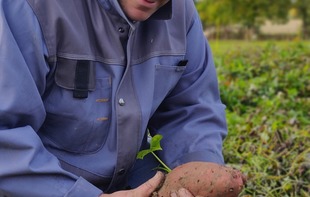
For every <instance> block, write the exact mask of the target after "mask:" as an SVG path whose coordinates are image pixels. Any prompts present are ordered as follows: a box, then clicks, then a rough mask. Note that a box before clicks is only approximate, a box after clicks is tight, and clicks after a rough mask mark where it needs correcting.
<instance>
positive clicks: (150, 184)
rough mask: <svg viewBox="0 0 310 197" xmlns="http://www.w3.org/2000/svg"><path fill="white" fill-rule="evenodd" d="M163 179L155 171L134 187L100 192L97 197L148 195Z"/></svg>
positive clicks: (159, 173) (160, 174) (136, 196)
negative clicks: (152, 175) (109, 192)
mask: <svg viewBox="0 0 310 197" xmlns="http://www.w3.org/2000/svg"><path fill="white" fill-rule="evenodd" d="M163 180H164V174H163V173H162V172H157V173H156V175H155V176H154V177H153V178H151V179H149V180H148V181H147V182H145V183H143V184H142V185H140V186H139V187H137V188H135V189H131V190H123V191H118V192H114V193H112V194H101V195H100V196H99V197H150V196H151V195H152V193H153V192H154V191H155V190H156V188H157V187H158V186H159V184H160V183H161V182H162V181H163ZM180 197H183V196H180ZM184 197H186V196H184Z"/></svg>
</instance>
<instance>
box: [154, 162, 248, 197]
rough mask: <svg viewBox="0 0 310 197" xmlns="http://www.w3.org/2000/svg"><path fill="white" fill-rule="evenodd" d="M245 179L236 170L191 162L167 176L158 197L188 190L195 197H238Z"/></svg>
mask: <svg viewBox="0 0 310 197" xmlns="http://www.w3.org/2000/svg"><path fill="white" fill-rule="evenodd" d="M244 182H245V178H244V176H243V175H242V173H241V172H239V171H238V170H236V169H233V168H230V167H227V166H223V165H218V164H216V163H210V162H189V163H186V164H183V165H180V166H178V167H176V168H175V169H173V170H172V171H171V172H170V173H169V174H167V175H166V179H165V181H164V183H163V185H162V187H161V188H160V189H159V190H158V192H157V193H156V195H153V196H158V197H170V193H171V191H177V190H178V189H180V188H182V187H183V188H186V189H187V190H189V191H190V192H191V193H192V194H193V195H194V196H204V197H237V196H238V195H239V194H240V192H241V191H242V189H243V186H244V184H245V183H244Z"/></svg>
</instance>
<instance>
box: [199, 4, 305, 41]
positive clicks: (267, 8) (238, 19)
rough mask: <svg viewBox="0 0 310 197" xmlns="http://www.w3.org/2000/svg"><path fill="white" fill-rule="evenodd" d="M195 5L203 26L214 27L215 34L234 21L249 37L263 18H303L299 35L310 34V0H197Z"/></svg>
mask: <svg viewBox="0 0 310 197" xmlns="http://www.w3.org/2000/svg"><path fill="white" fill-rule="evenodd" d="M196 8H197V10H198V12H199V15H200V18H201V20H202V24H203V25H204V27H212V26H213V27H216V29H217V34H218V35H217V36H219V32H220V28H221V27H225V26H229V25H230V26H231V25H236V24H237V25H239V26H241V27H242V29H244V30H245V38H248V39H249V38H250V37H251V34H253V33H254V34H259V27H260V25H262V24H263V23H264V22H265V21H266V20H271V21H273V22H277V23H283V22H286V21H287V20H289V19H292V18H298V19H300V20H302V21H303V25H302V29H301V32H300V34H301V35H300V36H301V37H302V38H304V39H307V38H309V37H310V0H281V1H269V0H260V1H249V0H246V1H245V0H234V1H231V0H197V1H196Z"/></svg>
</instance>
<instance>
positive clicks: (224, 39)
mask: <svg viewBox="0 0 310 197" xmlns="http://www.w3.org/2000/svg"><path fill="white" fill-rule="evenodd" d="M195 3H196V7H197V10H198V12H199V14H200V17H201V20H202V24H203V27H204V30H205V35H206V37H207V38H208V40H209V43H210V46H211V49H212V52H213V56H214V62H215V65H216V68H217V72H218V78H219V87H220V92H221V98H222V101H223V103H224V104H225V105H226V107H227V108H226V112H227V123H228V130H229V132H228V136H227V137H226V139H225V142H224V149H223V154H224V158H225V162H226V164H227V165H230V166H233V167H235V168H237V169H239V170H241V171H242V172H243V173H244V174H246V175H247V177H248V182H247V185H246V187H245V188H244V190H243V192H242V193H241V194H240V196H242V197H265V196H266V197H310V41H309V39H310V0H275V1H270V0H198V1H195Z"/></svg>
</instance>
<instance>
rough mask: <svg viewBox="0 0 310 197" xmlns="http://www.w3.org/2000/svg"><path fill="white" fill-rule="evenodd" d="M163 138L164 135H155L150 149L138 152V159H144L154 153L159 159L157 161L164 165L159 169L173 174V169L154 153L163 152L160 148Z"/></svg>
mask: <svg viewBox="0 0 310 197" xmlns="http://www.w3.org/2000/svg"><path fill="white" fill-rule="evenodd" d="M162 138H163V136H162V135H159V134H157V135H155V136H153V137H152V138H151V141H150V148H149V149H145V150H141V151H139V152H138V155H137V159H143V158H144V156H146V155H148V154H149V153H152V154H153V155H154V157H155V158H156V159H157V161H158V162H159V163H160V164H161V165H162V167H158V169H161V170H164V171H166V172H168V173H169V172H171V169H170V168H169V167H168V166H167V165H166V164H165V163H164V162H163V161H162V160H161V159H160V158H159V157H158V156H157V155H156V154H155V153H154V152H155V151H158V150H163V149H162V148H161V146H160V141H161V139H162Z"/></svg>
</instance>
